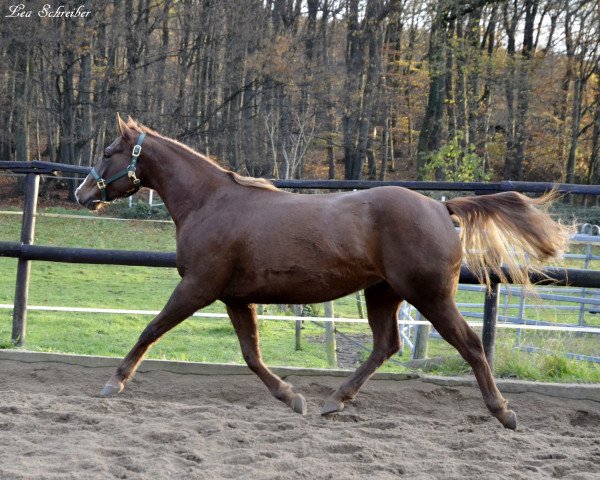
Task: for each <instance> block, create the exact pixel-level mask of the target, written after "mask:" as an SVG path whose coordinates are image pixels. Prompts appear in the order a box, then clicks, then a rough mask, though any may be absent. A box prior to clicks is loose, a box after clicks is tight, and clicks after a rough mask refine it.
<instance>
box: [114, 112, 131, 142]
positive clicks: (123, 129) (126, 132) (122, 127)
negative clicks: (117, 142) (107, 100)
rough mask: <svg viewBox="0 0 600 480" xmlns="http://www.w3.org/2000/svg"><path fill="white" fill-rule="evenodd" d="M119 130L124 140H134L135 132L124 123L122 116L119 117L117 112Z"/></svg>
mask: <svg viewBox="0 0 600 480" xmlns="http://www.w3.org/2000/svg"><path fill="white" fill-rule="evenodd" d="M117 128H118V130H119V135H121V137H123V138H124V139H130V138H133V132H132V131H131V129H130V128H129V127H128V126H127V124H126V123H125V122H124V121H123V119H122V118H121V115H119V112H117Z"/></svg>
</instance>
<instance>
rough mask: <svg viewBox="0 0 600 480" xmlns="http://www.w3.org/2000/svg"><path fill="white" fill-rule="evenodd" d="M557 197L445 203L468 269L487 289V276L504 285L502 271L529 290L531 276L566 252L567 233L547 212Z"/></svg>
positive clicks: (517, 196)
mask: <svg viewBox="0 0 600 480" xmlns="http://www.w3.org/2000/svg"><path fill="white" fill-rule="evenodd" d="M556 197H557V194H556V192H554V191H553V192H550V193H547V194H545V195H544V196H542V197H540V198H537V199H534V198H529V197H526V196H525V195H522V194H520V193H517V192H503V193H498V194H494V195H483V196H473V197H461V198H455V199H452V200H448V201H447V202H445V205H446V208H447V209H448V212H450V214H451V215H455V216H456V218H457V219H458V222H459V224H460V226H461V233H460V237H461V242H462V245H463V249H464V251H465V260H466V263H467V265H468V267H469V268H470V269H471V271H472V272H473V273H474V274H475V276H476V277H477V278H478V279H479V281H480V282H482V283H485V284H486V285H487V287H488V289H489V288H490V285H491V282H490V272H491V273H492V274H495V275H497V277H498V278H499V279H500V281H501V282H502V283H508V282H507V278H506V275H505V274H504V272H503V270H502V268H501V267H502V266H504V267H505V268H506V270H507V272H508V276H509V277H510V278H511V279H512V281H513V282H515V283H521V284H523V285H525V287H526V288H531V283H530V281H529V272H532V271H533V272H536V271H537V272H539V271H540V264H541V262H544V261H548V260H551V259H555V258H557V257H559V256H560V255H561V254H562V253H563V252H564V251H565V248H566V246H567V242H568V239H569V233H570V229H569V228H567V227H565V226H564V225H561V224H560V223H558V222H555V221H554V220H553V219H552V218H551V217H550V215H549V214H548V213H547V211H546V210H547V207H548V206H549V205H550V204H551V203H552V201H553V200H555V199H556Z"/></svg>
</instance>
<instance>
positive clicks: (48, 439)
mask: <svg viewBox="0 0 600 480" xmlns="http://www.w3.org/2000/svg"><path fill="white" fill-rule="evenodd" d="M111 374H112V369H108V368H84V367H79V366H71V365H64V364H55V363H47V364H44V363H36V364H26V363H21V362H16V361H12V360H3V361H0V407H1V408H0V432H1V434H0V452H1V453H0V458H1V459H2V460H1V461H0V478H11V479H19V478H22V479H31V478H44V479H45V478H94V479H96V478H115V477H116V478H135V479H145V478H148V479H150V478H152V479H156V478H206V479H220V478H236V479H237V478H252V479H287V478H369V479H372V478H380V479H388V478H396V477H398V476H404V477H405V478H411V479H413V478H418V479H429V478H432V479H451V478H457V479H458V478H516V479H538V478H539V479H542V478H544V479H545V478H551V477H559V478H573V479H575V478H577V479H592V478H599V475H600V422H599V421H598V420H599V419H600V403H597V402H593V401H582V400H566V399H562V398H554V397H547V396H543V395H538V394H533V393H523V394H510V395H507V397H508V399H509V400H510V402H511V407H512V408H513V409H514V410H515V411H516V412H517V415H518V416H519V422H520V423H519V428H518V429H517V431H514V432H513V431H509V430H505V429H503V428H502V426H501V425H500V424H499V423H498V422H497V421H496V420H495V419H494V418H492V417H491V416H490V415H489V414H488V413H487V411H486V410H485V407H484V405H483V401H482V399H481V395H480V393H479V391H478V390H477V389H475V388H469V387H456V388H454V387H453V388H448V387H440V386H438V385H433V384H427V383H424V382H422V381H419V380H406V381H383V380H377V381H371V382H369V383H368V384H367V385H366V386H365V388H364V390H363V391H362V392H361V393H360V394H359V395H358V396H357V398H356V400H355V401H354V402H353V403H351V404H349V405H348V406H347V408H346V410H345V411H344V412H343V413H341V414H339V415H335V416H333V417H330V418H324V417H321V415H319V409H320V406H321V405H322V403H323V401H324V399H325V398H326V397H327V396H328V395H329V394H330V393H331V392H332V391H334V390H335V388H337V386H338V385H339V384H340V383H341V381H342V379H340V378H331V377H288V378H287V381H289V382H291V383H292V384H294V385H295V386H296V389H297V390H298V391H299V392H302V393H303V394H304V395H305V396H306V398H307V401H308V415H306V416H304V417H303V416H299V415H296V414H294V413H292V412H291V411H290V410H289V409H288V408H287V407H285V406H284V405H283V404H281V403H279V402H278V401H276V400H275V399H273V398H272V397H271V396H270V394H269V393H268V392H267V390H266V388H265V387H264V386H263V385H262V384H261V383H260V381H259V380H258V379H257V378H256V377H254V376H252V375H239V376H238V375H231V376H206V375H205V376H202V375H177V374H172V373H166V372H148V373H140V374H138V375H137V376H136V378H135V379H134V380H133V382H132V383H131V384H130V385H128V387H127V388H126V390H125V391H124V392H123V393H122V394H121V395H120V396H119V397H118V398H114V399H101V398H99V397H98V396H97V395H98V392H99V390H100V388H101V387H102V385H103V384H104V382H105V381H106V380H107V379H108V377H109V376H110V375H111Z"/></svg>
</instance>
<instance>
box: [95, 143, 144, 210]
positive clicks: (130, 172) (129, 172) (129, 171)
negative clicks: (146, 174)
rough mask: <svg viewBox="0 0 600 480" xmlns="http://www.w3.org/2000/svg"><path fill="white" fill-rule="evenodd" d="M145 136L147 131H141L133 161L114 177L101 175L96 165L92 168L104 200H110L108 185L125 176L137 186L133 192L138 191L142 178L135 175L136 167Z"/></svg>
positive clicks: (134, 149)
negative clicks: (107, 190)
mask: <svg viewBox="0 0 600 480" xmlns="http://www.w3.org/2000/svg"><path fill="white" fill-rule="evenodd" d="M144 138H146V133H145V132H142V133H140V136H139V137H138V140H137V143H136V144H135V146H134V147H133V152H131V163H130V164H129V165H127V167H125V168H124V169H123V170H119V171H118V172H117V173H115V174H114V175H113V176H112V177H109V178H107V179H104V178H102V177H101V176H100V175H98V172H97V171H96V167H94V168H92V171H91V172H90V173H91V174H92V176H93V177H94V179H95V180H96V185H98V189H99V190H100V192H101V193H102V201H103V202H108V201H109V200H108V199H107V197H106V187H107V186H108V185H110V184H111V183H113V182H116V181H117V180H119V179H120V178H123V177H125V176H127V177H129V178H130V179H131V181H132V182H133V186H134V188H135V191H134V192H133V193H136V192H137V191H138V190H139V189H140V188H141V185H140V179H139V178H137V177H136V175H135V168H136V165H137V161H138V158H139V156H140V154H141V153H142V142H143V141H144Z"/></svg>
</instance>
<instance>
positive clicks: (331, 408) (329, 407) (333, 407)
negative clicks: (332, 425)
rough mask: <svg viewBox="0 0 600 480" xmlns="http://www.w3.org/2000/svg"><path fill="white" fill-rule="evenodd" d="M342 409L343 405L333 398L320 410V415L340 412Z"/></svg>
mask: <svg viewBox="0 0 600 480" xmlns="http://www.w3.org/2000/svg"><path fill="white" fill-rule="evenodd" d="M343 409H344V403H343V402H340V401H339V400H335V399H333V398H328V399H327V400H326V401H325V405H323V408H322V409H321V415H330V414H332V413H337V412H341V411H342V410H343Z"/></svg>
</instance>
